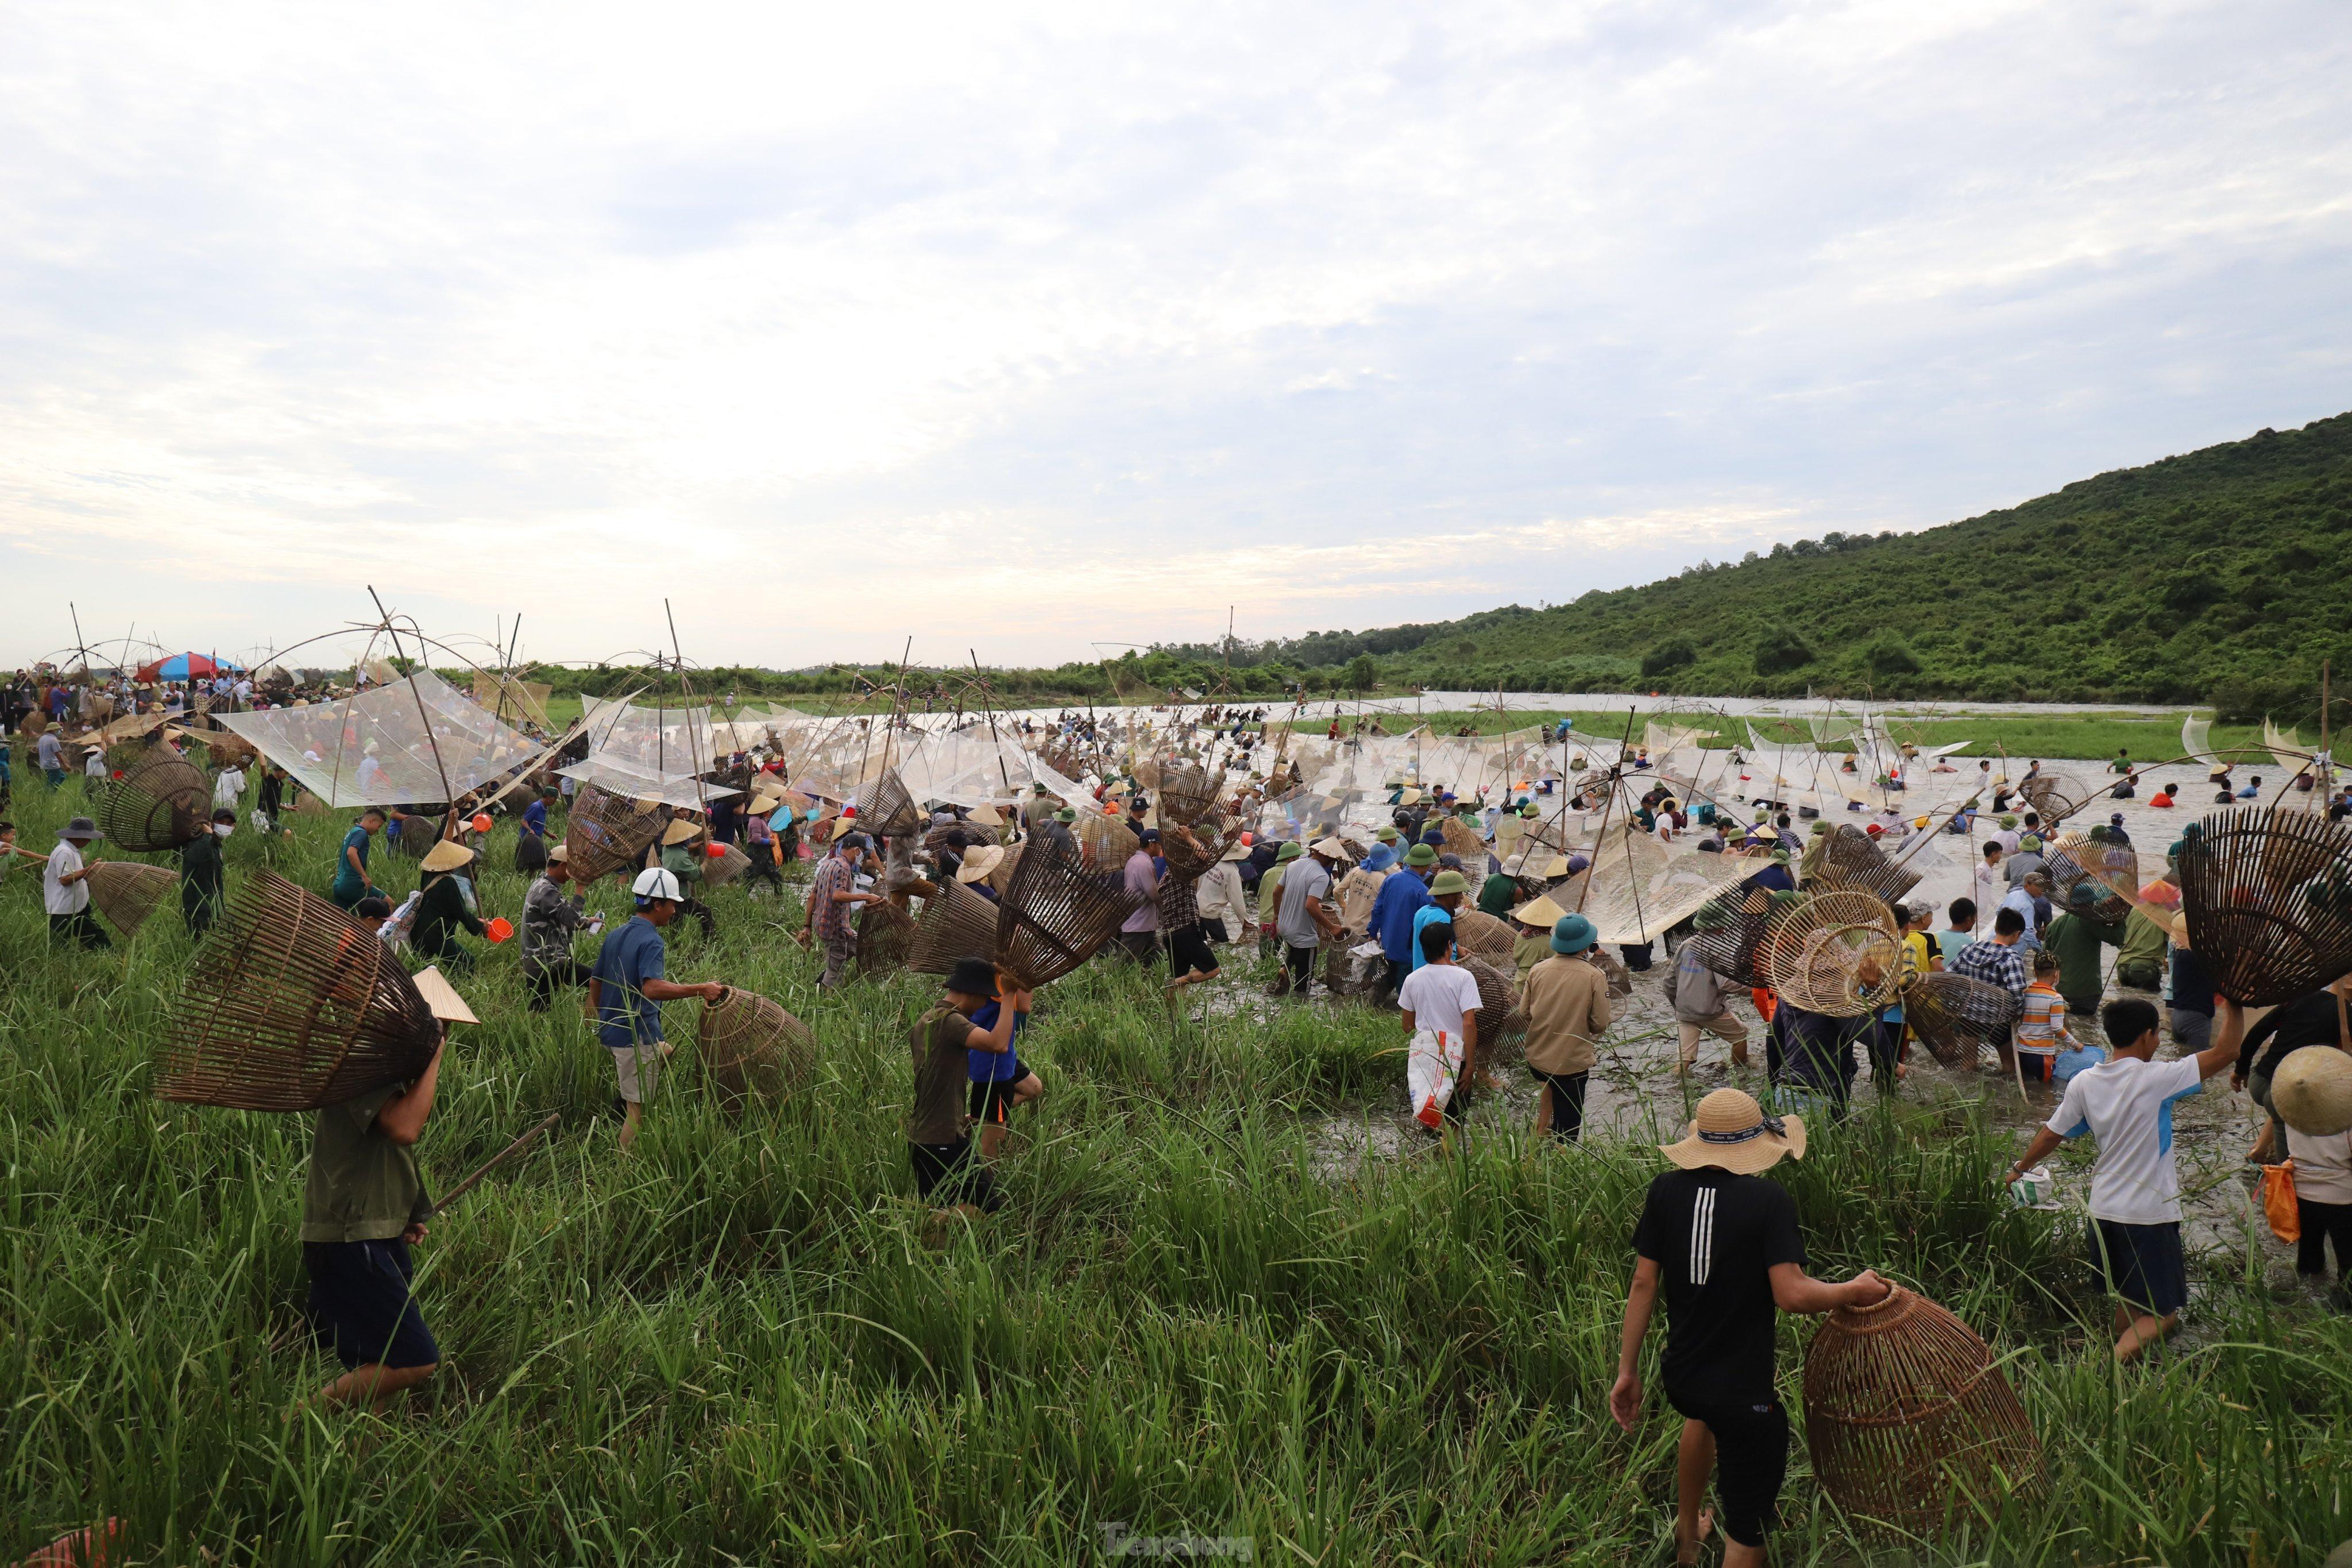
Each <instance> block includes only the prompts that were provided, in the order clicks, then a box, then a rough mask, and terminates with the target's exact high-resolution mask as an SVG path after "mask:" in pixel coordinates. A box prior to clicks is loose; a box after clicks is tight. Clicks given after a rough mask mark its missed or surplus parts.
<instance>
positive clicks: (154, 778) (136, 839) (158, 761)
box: [96, 745, 212, 854]
mask: <svg viewBox="0 0 2352 1568" xmlns="http://www.w3.org/2000/svg"><path fill="white" fill-rule="evenodd" d="M211 798H212V786H211V785H210V784H206V783H205V775H204V770H203V769H201V768H199V767H197V766H196V765H195V764H194V763H191V762H190V761H188V760H187V759H186V758H185V757H183V756H180V755H178V754H177V753H176V752H173V750H172V749H171V748H170V747H169V746H163V745H155V746H150V747H149V748H148V749H147V751H146V752H144V753H143V754H142V756H141V757H140V759H139V760H138V761H137V762H136V763H133V764H132V765H131V767H130V768H128V769H127V770H125V771H124V773H123V775H122V777H121V778H120V779H118V780H116V781H115V782H114V783H113V784H111V785H110V786H109V787H108V789H107V791H106V797H105V798H104V799H103V800H101V801H100V802H99V803H98V807H97V812H96V816H97V819H98V826H99V830H100V832H102V833H104V834H105V835H106V841H107V842H108V843H109V844H111V845H113V846H114V847H116V848H118V849H124V850H129V851H130V852H131V853H132V854H152V853H155V852H157V851H160V850H164V849H177V848H179V847H181V846H183V845H185V844H191V843H194V841H195V840H196V839H197V838H198V837H201V836H202V835H203V834H205V832H207V831H209V824H208V820H207V818H208V814H207V812H206V810H205V807H206V805H208V804H209V803H210V801H211Z"/></svg>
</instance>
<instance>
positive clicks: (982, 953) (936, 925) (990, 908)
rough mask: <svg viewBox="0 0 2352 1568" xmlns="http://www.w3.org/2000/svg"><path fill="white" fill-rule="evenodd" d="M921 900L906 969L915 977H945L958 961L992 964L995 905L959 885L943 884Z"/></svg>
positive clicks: (994, 959)
mask: <svg viewBox="0 0 2352 1568" xmlns="http://www.w3.org/2000/svg"><path fill="white" fill-rule="evenodd" d="M997 912H998V911H997V904H996V901H995V900H992V899H989V898H984V897H982V895H981V894H979V893H975V892H973V891H972V890H971V888H969V887H967V886H965V885H964V884H963V883H961V882H954V881H950V882H944V883H941V884H940V891H939V892H937V893H935V894H933V895H932V896H931V897H929V898H928V899H925V900H923V914H922V918H921V919H920V920H919V921H917V922H916V925H915V945H914V949H913V951H912V952H910V953H909V954H908V958H907V967H908V969H910V970H913V971H914V972H915V973H918V974H945V973H947V972H948V971H950V969H953V968H954V967H955V964H956V960H958V959H960V958H979V959H984V960H986V961H987V962H988V963H995V962H996V918H997Z"/></svg>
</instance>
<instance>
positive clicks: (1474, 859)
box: [1437, 816, 1486, 866]
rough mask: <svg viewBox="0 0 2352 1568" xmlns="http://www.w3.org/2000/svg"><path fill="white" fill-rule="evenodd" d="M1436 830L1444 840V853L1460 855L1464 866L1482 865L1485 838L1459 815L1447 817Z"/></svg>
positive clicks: (1484, 854)
mask: <svg viewBox="0 0 2352 1568" xmlns="http://www.w3.org/2000/svg"><path fill="white" fill-rule="evenodd" d="M1437 832H1438V836H1439V837H1441V838H1443V839H1444V841H1445V847H1444V852H1445V853H1446V854H1448V855H1459V856H1461V857H1462V862H1463V864H1464V865H1465V866H1469V865H1483V864H1484V863H1485V859H1486V839H1485V838H1483V837H1480V836H1479V833H1478V830H1477V829H1476V828H1475V827H1473V826H1470V825H1469V824H1468V823H1466V822H1465V821H1463V820H1462V819H1461V818H1460V817H1458V816H1449V817H1447V818H1446V819H1445V820H1444V822H1443V823H1442V824H1440V825H1439V826H1438V829H1437Z"/></svg>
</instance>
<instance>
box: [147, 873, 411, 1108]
mask: <svg viewBox="0 0 2352 1568" xmlns="http://www.w3.org/2000/svg"><path fill="white" fill-rule="evenodd" d="M440 1037H441V1028H440V1026H439V1024H438V1023H436V1021H435V1019H434V1017H433V1013H432V1010H431V1009H430V1008H429V1007H427V1006H426V1005H425V998H424V997H423V996H422V995H420V994H418V993H417V990H416V985H415V982H413V981H411V980H410V979H409V978H408V972H407V971H406V970H404V969H403V968H402V967H401V966H400V962H399V960H397V959H395V958H394V956H393V955H392V952H391V951H390V950H389V949H387V948H386V947H385V946H384V944H383V942H380V941H379V940H377V938H376V934H375V933H374V932H373V931H370V930H368V929H367V928H366V927H365V926H363V925H361V924H360V923H359V922H358V921H355V920H353V919H352V918H351V917H350V916H349V915H347V914H345V913H344V912H343V911H342V910H339V909H337V908H336V907H335V906H334V905H332V904H331V903H329V902H327V900H324V899H321V898H319V897H318V896H316V895H315V894H312V893H308V892H305V891H304V890H303V889H300V888H298V887H296V886H295V885H294V884H293V883H291V882H289V881H288V880H286V879H285V878H283V877H280V876H278V874H277V873H276V872H274V871H256V872H254V873H252V874H251V875H249V876H247V877H246V878H245V879H243V880H242V881H240V882H239V883H238V884H237V887H236V891H235V892H234V893H232V894H231V895H230V896H229V900H228V906H227V909H226V913H225V916H224V918H223V920H222V921H221V922H220V924H219V925H218V926H216V927H215V929H214V931H213V932H212V934H211V935H210V936H209V937H207V938H206V939H205V944H204V946H203V947H202V948H201V949H199V950H198V952H197V960H196V967H195V970H194V973H192V974H191V975H190V976H189V979H188V984H187V988H186V989H185V991H184V992H183V993H182V994H181V998H180V1002H179V1005H178V1006H177V1007H176V1008H175V1009H174V1010H173V1017H172V1023H171V1026H170V1028H169V1029H168V1031H167V1033H166V1037H165V1043H164V1046H163V1053H162V1059H161V1060H160V1062H159V1063H158V1065H157V1071H156V1075H155V1093H156V1097H157V1098H158V1099H162V1100H179V1101H182V1102H184V1103H187V1104H192V1105H217V1106H225V1107H227V1108H230V1109H233V1110H317V1109H318V1108H319V1107H320V1106H322V1105H333V1104H337V1103H339V1102H341V1101H342V1100H350V1099H352V1097H354V1096H356V1095H361V1094H365V1093H367V1092H368V1091H369V1090H371V1089H382V1088H384V1087H385V1086H386V1085H389V1084H394V1083H403V1082H405V1081H407V1080H408V1079H413V1078H415V1076H416V1075H417V1074H418V1073H420V1072H422V1071H423V1070H424V1069H425V1063H426V1062H428V1061H430V1060H431V1059H432V1057H433V1052H434V1050H435V1048H436V1046H437V1045H438V1043H439V1040H440Z"/></svg>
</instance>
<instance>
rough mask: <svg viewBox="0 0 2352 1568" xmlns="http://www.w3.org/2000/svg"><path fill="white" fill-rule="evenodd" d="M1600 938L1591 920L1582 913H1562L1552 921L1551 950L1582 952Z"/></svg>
mask: <svg viewBox="0 0 2352 1568" xmlns="http://www.w3.org/2000/svg"><path fill="white" fill-rule="evenodd" d="M1600 940H1601V933H1600V932H1599V931H1594V930H1593V929H1592V922H1591V921H1589V920H1586V919H1585V918H1584V917H1583V916H1582V915H1562V916H1560V917H1559V920H1557V921H1553V922H1552V928H1551V950H1552V951H1553V952H1583V951H1584V950H1585V949H1586V948H1588V947H1591V945H1592V944H1593V943H1594V942H1598V941H1600Z"/></svg>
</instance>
